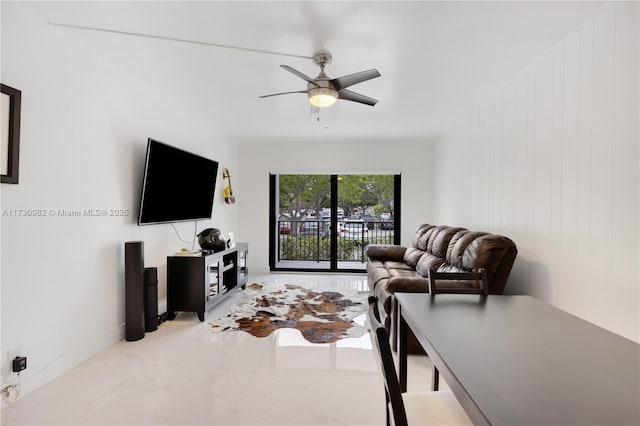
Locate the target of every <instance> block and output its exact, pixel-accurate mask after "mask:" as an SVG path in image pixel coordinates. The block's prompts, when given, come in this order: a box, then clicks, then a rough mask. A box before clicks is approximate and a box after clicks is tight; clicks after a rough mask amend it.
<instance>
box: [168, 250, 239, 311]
mask: <svg viewBox="0 0 640 426" xmlns="http://www.w3.org/2000/svg"><path fill="white" fill-rule="evenodd" d="M248 254H249V245H248V244H247V243H237V244H236V246H235V247H234V248H230V249H226V250H224V251H220V252H217V253H212V254H207V255H202V256H168V257H167V314H168V318H169V319H170V320H172V319H174V318H175V316H176V312H195V313H197V314H198V318H199V319H200V321H204V319H205V316H206V314H207V312H208V311H209V310H210V309H211V308H213V307H214V306H215V305H217V304H219V303H220V302H222V301H223V300H224V299H225V298H226V297H227V296H229V295H230V294H231V293H232V292H234V291H237V290H240V289H242V288H244V287H245V286H246V285H247V279H248V273H249V269H248V265H247V257H248Z"/></svg>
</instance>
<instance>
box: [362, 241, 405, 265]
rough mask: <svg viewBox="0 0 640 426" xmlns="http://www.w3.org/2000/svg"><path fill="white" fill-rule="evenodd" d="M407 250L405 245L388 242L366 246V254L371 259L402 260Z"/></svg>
mask: <svg viewBox="0 0 640 426" xmlns="http://www.w3.org/2000/svg"><path fill="white" fill-rule="evenodd" d="M406 250H407V248H406V247H404V246H395V245H387V244H369V245H368V246H367V247H366V248H365V251H364V252H365V254H366V255H367V257H368V258H369V259H371V260H382V261H385V260H389V261H395V262H402V260H403V258H404V252H405V251H406Z"/></svg>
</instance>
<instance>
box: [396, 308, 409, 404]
mask: <svg viewBox="0 0 640 426" xmlns="http://www.w3.org/2000/svg"><path fill="white" fill-rule="evenodd" d="M398 309H399V310H400V305H399V304H398ZM398 320H399V321H398V322H399V323H400V324H399V327H398V366H399V368H400V371H399V372H398V376H399V377H398V380H399V381H400V392H406V391H407V328H408V326H407V322H406V321H405V319H404V317H403V316H402V311H400V312H399V315H398Z"/></svg>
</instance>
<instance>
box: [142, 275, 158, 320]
mask: <svg viewBox="0 0 640 426" xmlns="http://www.w3.org/2000/svg"><path fill="white" fill-rule="evenodd" d="M157 329H158V268H144V331H147V332H149V331H156V330H157Z"/></svg>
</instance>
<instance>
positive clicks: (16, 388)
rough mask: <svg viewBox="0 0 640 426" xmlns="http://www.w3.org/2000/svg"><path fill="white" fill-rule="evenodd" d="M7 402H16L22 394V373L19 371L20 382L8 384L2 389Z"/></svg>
mask: <svg viewBox="0 0 640 426" xmlns="http://www.w3.org/2000/svg"><path fill="white" fill-rule="evenodd" d="M0 392H2V395H3V396H4V399H5V400H6V401H7V402H15V401H16V400H17V399H18V397H19V396H20V373H18V383H17V384H15V385H7V386H5V387H3V388H2V390H1V391H0Z"/></svg>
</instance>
